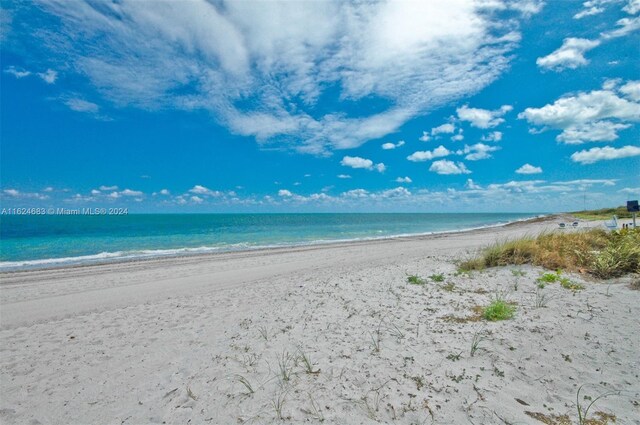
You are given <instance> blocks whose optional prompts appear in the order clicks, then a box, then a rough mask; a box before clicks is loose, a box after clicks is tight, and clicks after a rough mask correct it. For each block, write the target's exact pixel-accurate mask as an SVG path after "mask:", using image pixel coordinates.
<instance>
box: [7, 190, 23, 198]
mask: <svg viewBox="0 0 640 425" xmlns="http://www.w3.org/2000/svg"><path fill="white" fill-rule="evenodd" d="M3 192H4V193H6V194H7V195H9V196H13V197H17V196H20V191H18V190H16V189H5V190H3Z"/></svg>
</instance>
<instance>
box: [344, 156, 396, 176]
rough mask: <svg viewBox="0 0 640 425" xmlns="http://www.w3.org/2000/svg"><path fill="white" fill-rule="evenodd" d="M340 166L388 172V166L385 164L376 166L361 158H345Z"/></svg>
mask: <svg viewBox="0 0 640 425" xmlns="http://www.w3.org/2000/svg"><path fill="white" fill-rule="evenodd" d="M340 164H341V165H342V166H344V167H351V168H363V169H365V170H376V171H378V172H380V173H382V172H383V171H385V170H386V166H385V165H384V164H383V163H379V164H374V163H373V161H371V160H370V159H365V158H361V157H359V156H345V157H344V158H342V161H340Z"/></svg>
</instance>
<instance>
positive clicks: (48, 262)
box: [0, 215, 544, 272]
mask: <svg viewBox="0 0 640 425" xmlns="http://www.w3.org/2000/svg"><path fill="white" fill-rule="evenodd" d="M537 217H544V215H537V216H531V217H525V218H520V219H517V220H510V221H502V222H498V223H492V224H487V225H483V226H477V227H469V228H464V229H454V230H438V231H431V232H421V233H400V234H393V235H385V236H368V237H359V238H349V239H316V240H312V241H302V242H282V243H275V244H267V245H251V244H247V243H237V244H227V245H219V246H201V247H183V248H174V249H143V250H130V251H115V252H101V253H98V254H92V255H80V256H75V257H58V258H43V259H36V260H18V261H0V272H11V271H21V270H33V269H47V268H60V267H70V266H79V265H89V264H105V263H117V262H124V261H134V260H144V259H152V258H162V257H182V256H190V255H202V254H213V253H222V252H238V251H254V250H260V249H273V248H295V247H302V246H314V245H327V244H336V243H349V242H363V241H375V240H384V239H396V238H406V237H415V236H429V235H437V234H451V233H462V232H469V231H473V230H480V229H488V228H494V227H501V226H506V225H508V224H511V223H518V222H522V221H527V220H531V219H532V218H537ZM379 232H380V231H378V232H376V233H379Z"/></svg>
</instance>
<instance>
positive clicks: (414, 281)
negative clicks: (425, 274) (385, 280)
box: [407, 274, 427, 285]
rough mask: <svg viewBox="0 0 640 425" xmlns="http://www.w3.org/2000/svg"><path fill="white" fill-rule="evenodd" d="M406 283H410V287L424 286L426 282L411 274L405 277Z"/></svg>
mask: <svg viewBox="0 0 640 425" xmlns="http://www.w3.org/2000/svg"><path fill="white" fill-rule="evenodd" d="M407 283H410V284H412V285H424V284H425V283H427V282H426V281H425V280H424V279H423V278H421V277H420V276H416V275H413V274H412V275H409V276H407Z"/></svg>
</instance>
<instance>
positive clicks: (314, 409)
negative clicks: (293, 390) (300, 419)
mask: <svg viewBox="0 0 640 425" xmlns="http://www.w3.org/2000/svg"><path fill="white" fill-rule="evenodd" d="M309 405H310V409H301V410H302V411H303V412H304V413H306V414H308V415H310V416H311V417H312V418H314V419H317V420H318V421H320V422H324V415H323V414H322V408H321V407H320V406H319V405H318V403H317V402H316V401H315V400H314V399H313V396H312V395H311V393H309Z"/></svg>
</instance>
